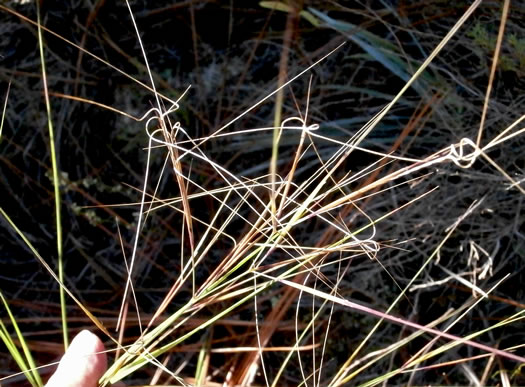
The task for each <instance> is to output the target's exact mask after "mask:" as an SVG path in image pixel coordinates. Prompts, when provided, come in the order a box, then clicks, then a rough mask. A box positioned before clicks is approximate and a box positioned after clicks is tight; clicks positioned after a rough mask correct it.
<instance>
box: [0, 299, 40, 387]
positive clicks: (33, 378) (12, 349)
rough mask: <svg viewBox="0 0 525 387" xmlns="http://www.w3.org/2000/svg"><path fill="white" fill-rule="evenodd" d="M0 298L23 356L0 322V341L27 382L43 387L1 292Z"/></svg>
mask: <svg viewBox="0 0 525 387" xmlns="http://www.w3.org/2000/svg"><path fill="white" fill-rule="evenodd" d="M0 298H1V299H2V303H3V304H4V307H5V310H6V311H7V314H8V316H9V319H10V320H11V324H12V325H13V328H14V329H15V332H16V336H17V338H18V341H19V342H20V346H21V347H22V351H23V355H22V354H21V353H20V351H19V350H18V348H17V347H16V345H15V343H14V342H13V340H12V339H11V336H10V335H9V333H8V331H7V329H6V327H5V325H4V324H3V323H2V322H1V320H0V326H1V334H0V336H1V339H2V341H3V342H4V344H5V345H6V347H7V349H8V350H9V353H11V356H13V359H15V361H16V363H17V364H18V366H19V367H20V369H21V370H22V371H24V374H25V375H26V377H27V380H29V383H31V385H32V386H37V387H40V386H43V383H42V379H41V378H40V375H39V373H38V371H37V370H36V364H35V362H34V360H33V357H32V356H31V351H30V350H29V347H28V346H27V343H26V341H25V339H24V336H23V335H22V332H21V331H20V328H19V327H18V324H17V323H16V319H15V317H14V316H13V313H11V309H10V308H9V305H8V304H7V301H6V299H5V298H4V295H3V294H2V292H0ZM24 358H25V359H24Z"/></svg>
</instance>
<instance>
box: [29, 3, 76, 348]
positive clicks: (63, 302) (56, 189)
mask: <svg viewBox="0 0 525 387" xmlns="http://www.w3.org/2000/svg"><path fill="white" fill-rule="evenodd" d="M36 14H37V21H38V24H37V26H38V48H39V50H40V62H41V64H42V82H43V83H44V96H45V101H46V112H47V126H48V129H49V147H50V149H51V166H52V169H53V188H54V193H55V220H56V229H57V255H58V278H59V279H60V282H61V283H64V261H63V250H62V215H61V211H60V206H61V201H60V178H59V176H58V163H57V157H56V149H55V132H54V129H53V122H52V121H51V103H50V102H49V93H48V90H47V77H46V63H45V60H44V43H43V41H42V28H41V23H40V3H39V1H38V0H37V1H36ZM59 293H60V312H61V317H62V336H63V340H64V349H66V350H67V347H68V346H69V338H68V334H67V313H66V294H65V293H64V289H63V288H62V287H60V288H59Z"/></svg>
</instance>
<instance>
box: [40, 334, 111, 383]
mask: <svg viewBox="0 0 525 387" xmlns="http://www.w3.org/2000/svg"><path fill="white" fill-rule="evenodd" d="M103 351H104V344H103V343H102V341H100V339H99V338H98V337H97V336H96V335H94V334H93V333H91V332H89V331H87V330H84V331H82V332H80V333H79V334H78V335H77V336H76V337H75V338H74V339H73V341H72V342H71V345H70V346H69V348H68V350H67V351H66V353H65V355H64V356H63V357H62V360H60V364H59V365H58V368H57V370H56V372H55V373H54V374H53V376H51V378H50V379H49V381H48V382H47V384H46V387H96V386H97V385H98V380H99V379H100V377H101V376H102V375H103V374H104V372H105V371H106V369H107V356H106V354H105V353H103Z"/></svg>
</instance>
